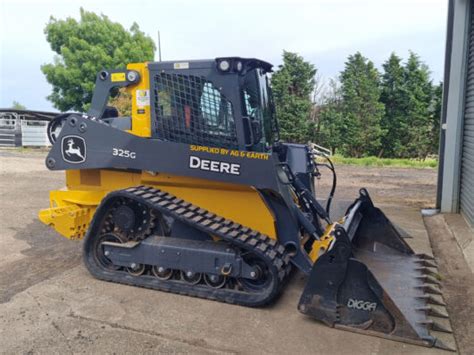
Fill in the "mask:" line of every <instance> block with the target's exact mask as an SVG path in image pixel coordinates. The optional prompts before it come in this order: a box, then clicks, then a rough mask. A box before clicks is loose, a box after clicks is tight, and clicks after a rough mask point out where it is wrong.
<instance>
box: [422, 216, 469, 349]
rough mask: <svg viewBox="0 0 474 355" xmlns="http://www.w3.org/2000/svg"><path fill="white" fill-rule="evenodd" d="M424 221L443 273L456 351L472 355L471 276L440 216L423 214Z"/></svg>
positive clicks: (445, 295) (443, 284) (444, 289)
mask: <svg viewBox="0 0 474 355" xmlns="http://www.w3.org/2000/svg"><path fill="white" fill-rule="evenodd" d="M424 222H425V226H426V229H427V230H428V234H429V236H430V240H431V246H432V248H433V254H434V256H435V257H436V259H437V261H438V265H439V271H440V274H441V275H442V276H443V278H442V280H441V282H442V286H443V296H444V298H445V301H446V303H447V309H448V312H449V315H450V320H451V324H452V327H453V330H454V337H455V339H456V343H457V345H458V349H459V352H460V353H461V354H474V323H473V319H474V305H473V300H474V275H473V274H472V272H471V270H470V268H469V266H468V264H467V262H466V260H465V259H464V257H463V254H462V251H461V249H459V246H458V244H457V243H456V240H455V238H454V236H453V235H452V233H451V232H450V231H449V229H448V228H447V227H446V224H445V222H444V219H443V216H441V215H436V216H432V217H425V218H424Z"/></svg>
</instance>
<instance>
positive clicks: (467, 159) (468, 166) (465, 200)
mask: <svg viewBox="0 0 474 355" xmlns="http://www.w3.org/2000/svg"><path fill="white" fill-rule="evenodd" d="M470 12H471V20H470V21H471V23H470V29H469V57H468V65H467V82H466V101H465V105H464V124H463V143H462V156H461V159H462V160H461V189H460V208H461V212H462V213H463V214H464V216H465V217H466V219H467V220H468V222H469V223H470V224H471V225H472V226H474V15H473V14H474V6H472V2H471V10H470Z"/></svg>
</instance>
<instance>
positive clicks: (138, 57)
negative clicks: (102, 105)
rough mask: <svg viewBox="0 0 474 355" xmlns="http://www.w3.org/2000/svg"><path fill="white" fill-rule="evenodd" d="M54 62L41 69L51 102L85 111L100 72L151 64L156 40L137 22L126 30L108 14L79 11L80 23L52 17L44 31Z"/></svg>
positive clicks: (63, 109) (65, 107) (70, 19)
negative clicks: (49, 85)
mask: <svg viewBox="0 0 474 355" xmlns="http://www.w3.org/2000/svg"><path fill="white" fill-rule="evenodd" d="M44 32H45V34H46V39H47V41H48V42H49V43H50V45H51V49H52V50H53V51H54V52H55V53H56V54H57V55H56V56H55V58H54V63H50V64H45V65H43V66H42V67H41V70H42V71H43V73H44V74H45V76H46V80H47V81H48V82H49V83H50V84H51V85H52V86H53V92H52V93H51V95H49V96H48V99H49V100H50V101H51V102H52V103H53V105H54V106H55V107H56V108H58V109H59V110H61V111H66V110H71V109H72V110H77V111H86V110H87V108H88V106H89V103H90V101H91V99H92V92H93V88H94V84H95V78H96V75H97V73H98V72H99V71H100V70H101V69H103V68H114V69H115V68H117V69H119V68H125V67H126V65H127V64H128V63H133V62H144V61H151V60H153V57H154V50H155V45H154V43H153V40H152V39H151V38H150V37H149V36H146V35H145V34H144V33H143V32H141V31H140V29H139V27H138V25H137V24H136V23H134V24H133V25H132V26H131V28H130V30H129V31H127V30H125V29H124V28H123V26H122V25H121V24H119V23H116V22H112V21H111V20H109V18H108V17H107V16H105V15H101V16H98V15H96V14H95V13H93V12H87V11H84V10H83V9H82V8H81V10H80V20H79V21H76V20H75V19H73V18H67V19H66V20H57V19H55V18H54V17H51V18H50V20H49V23H48V24H47V25H46V28H45V30H44Z"/></svg>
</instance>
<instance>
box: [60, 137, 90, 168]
mask: <svg viewBox="0 0 474 355" xmlns="http://www.w3.org/2000/svg"><path fill="white" fill-rule="evenodd" d="M62 155H63V159H64V160H65V161H67V162H68V163H72V164H79V163H83V162H84V161H86V142H85V140H84V138H82V137H79V136H66V137H64V138H63V139H62Z"/></svg>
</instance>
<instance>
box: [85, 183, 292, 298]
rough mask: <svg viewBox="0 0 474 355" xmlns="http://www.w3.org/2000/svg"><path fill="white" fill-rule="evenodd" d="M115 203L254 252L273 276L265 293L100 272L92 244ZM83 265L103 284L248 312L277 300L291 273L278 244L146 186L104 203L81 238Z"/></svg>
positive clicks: (116, 193)
mask: <svg viewBox="0 0 474 355" xmlns="http://www.w3.org/2000/svg"><path fill="white" fill-rule="evenodd" d="M117 198H127V199H132V200H135V201H138V202H140V203H142V204H145V205H147V206H148V207H149V208H151V209H154V210H157V211H159V212H160V213H162V214H163V215H168V216H171V217H173V218H175V219H177V220H180V221H182V222H184V223H187V224H188V225H191V226H192V227H194V228H196V229H199V230H201V231H203V232H205V233H208V234H211V235H214V236H217V237H219V238H222V239H223V240H225V241H227V242H228V243H230V244H232V245H234V246H236V247H238V248H240V249H244V250H247V251H249V252H252V253H253V254H255V255H256V256H258V257H259V258H261V259H262V260H263V261H264V262H265V263H266V265H267V267H268V270H269V272H270V273H271V275H272V282H271V283H269V285H268V287H267V288H265V289H263V290H259V291H255V292H251V291H242V290H236V289H230V288H221V289H215V288H211V287H209V286H206V285H202V284H198V285H190V284H188V283H186V282H184V281H180V280H172V279H171V280H159V279H157V278H156V277H154V276H152V275H142V276H132V275H129V274H128V273H127V272H125V271H111V270H106V269H104V268H102V267H101V266H100V265H99V264H98V263H97V262H96V260H95V258H94V256H93V244H94V243H93V241H94V238H95V237H96V236H98V235H99V233H100V231H101V225H102V221H103V220H104V218H105V217H106V216H107V211H108V210H109V208H110V206H111V205H113V201H114V200H115V199H117ZM84 262H85V264H86V267H87V268H88V270H89V271H90V272H91V274H92V275H93V276H95V277H96V278H99V279H102V280H106V281H112V282H118V283H123V284H127V285H132V286H140V287H146V288H151V289H156V290H160V291H167V292H173V293H178V294H183V295H188V296H195V297H200V298H207V299H211V300H216V301H220V302H226V303H233V304H239V305H243V306H250V307H256V306H261V305H264V304H267V303H269V302H271V301H272V300H273V299H274V298H275V297H276V296H277V295H278V293H279V291H280V290H281V287H282V285H283V282H284V281H285V278H286V276H287V275H288V273H289V271H290V256H289V255H288V253H287V252H286V251H285V248H284V247H283V245H281V244H279V243H278V242H277V241H276V240H274V239H271V238H270V237H268V236H267V235H264V234H261V233H260V232H258V231H255V230H252V229H250V228H248V227H245V226H242V225H241V224H238V223H234V222H233V221H231V220H228V219H225V218H223V217H221V216H218V215H215V214H213V213H211V212H209V211H207V210H204V209H202V208H200V207H198V206H195V205H193V204H191V203H189V202H186V201H184V200H182V199H179V198H177V197H175V196H173V195H171V194H169V193H167V192H164V191H161V190H158V189H154V188H152V187H146V186H138V187H132V188H129V189H125V190H118V191H114V192H111V193H109V194H108V195H107V196H106V197H105V198H104V199H103V200H102V202H101V204H100V205H99V207H98V208H97V211H96V213H95V215H94V218H93V220H92V222H91V224H90V227H89V230H88V232H87V235H86V238H85V242H84Z"/></svg>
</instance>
